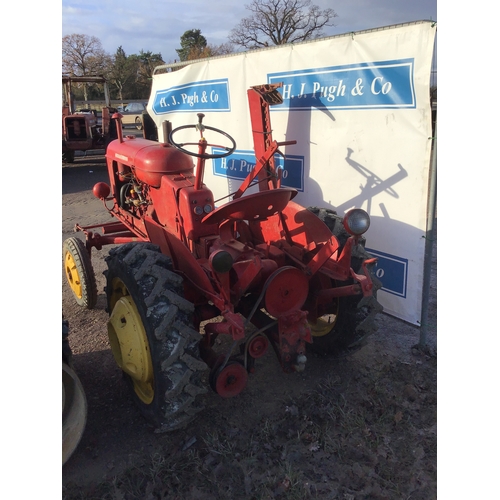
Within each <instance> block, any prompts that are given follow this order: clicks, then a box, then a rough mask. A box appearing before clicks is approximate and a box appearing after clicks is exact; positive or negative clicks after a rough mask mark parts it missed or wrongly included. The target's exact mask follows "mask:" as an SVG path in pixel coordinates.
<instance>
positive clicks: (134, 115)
mask: <svg viewBox="0 0 500 500" xmlns="http://www.w3.org/2000/svg"><path fill="white" fill-rule="evenodd" d="M145 110H146V103H145V102H130V103H128V104H127V105H126V106H125V107H124V108H123V111H120V113H121V114H122V115H123V118H122V125H123V126H124V127H126V126H128V125H133V126H135V127H136V128H137V130H142V113H143V111H145Z"/></svg>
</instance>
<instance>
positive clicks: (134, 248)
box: [104, 243, 208, 432]
mask: <svg viewBox="0 0 500 500" xmlns="http://www.w3.org/2000/svg"><path fill="white" fill-rule="evenodd" d="M106 262H107V264H108V270H107V271H105V272H104V274H105V275H106V279H107V283H106V296H107V299H108V312H109V313H110V314H111V311H110V310H109V309H110V306H109V304H110V297H111V293H112V282H113V279H114V278H115V277H118V278H119V279H120V280H121V281H122V282H123V283H124V284H125V286H126V287H127V290H128V293H130V295H131V297H132V299H133V301H134V303H135V305H136V307H137V309H138V311H139V313H140V315H141V318H142V321H143V326H144V328H145V330H146V335H147V338H148V342H149V348H150V353H151V360H152V364H153V372H154V397H153V401H152V402H151V403H150V404H146V403H145V402H143V401H142V400H141V399H140V398H139V397H138V396H137V395H136V393H135V391H134V389H133V383H132V380H131V378H130V376H129V375H127V374H125V373H124V377H125V379H126V380H127V381H128V383H129V385H130V387H131V389H132V394H133V397H134V400H135V401H136V403H137V404H138V406H139V408H140V410H141V412H142V413H143V415H144V416H145V417H146V419H147V420H148V421H149V422H150V423H151V424H152V425H153V426H154V427H155V432H169V431H173V430H176V429H180V428H184V427H185V426H186V425H187V424H188V423H189V422H190V421H191V420H193V418H194V417H195V416H196V414H197V413H198V412H200V411H201V410H202V409H203V406H202V405H201V403H200V401H199V400H198V395H200V394H204V393H206V392H207V388H206V381H205V378H206V374H207V371H208V367H207V365H206V364H205V363H204V362H203V361H202V360H201V358H200V355H199V341H200V339H201V335H200V334H199V332H197V331H196V330H194V328H193V327H192V315H193V312H194V306H193V304H192V303H191V302H189V301H188V300H186V299H185V298H184V297H182V294H183V279H182V277H181V276H179V275H178V274H176V273H174V272H173V271H172V264H171V260H170V258H169V257H167V256H166V255H164V254H162V253H161V252H160V250H159V247H157V246H156V245H153V244H151V243H127V244H124V245H120V246H119V247H115V248H113V249H111V250H110V252H109V255H108V257H106Z"/></svg>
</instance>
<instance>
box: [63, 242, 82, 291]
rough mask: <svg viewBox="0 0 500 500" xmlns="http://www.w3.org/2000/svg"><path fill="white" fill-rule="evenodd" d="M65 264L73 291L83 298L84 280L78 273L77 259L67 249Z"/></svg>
mask: <svg viewBox="0 0 500 500" xmlns="http://www.w3.org/2000/svg"><path fill="white" fill-rule="evenodd" d="M64 266H65V269H66V278H67V280H68V283H69V286H70V288H71V290H72V291H73V293H74V294H75V295H76V297H78V298H79V299H81V298H82V296H83V293H82V280H81V277H80V274H79V273H78V268H77V266H76V262H75V259H74V257H73V255H72V253H71V252H69V251H67V252H66V254H65V256H64Z"/></svg>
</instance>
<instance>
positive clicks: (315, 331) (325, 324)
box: [309, 314, 337, 337]
mask: <svg viewBox="0 0 500 500" xmlns="http://www.w3.org/2000/svg"><path fill="white" fill-rule="evenodd" d="M336 321H337V316H336V315H335V314H325V315H324V316H321V317H320V318H318V320H317V321H316V323H309V326H310V328H311V335H312V336H313V337H324V336H325V335H328V334H329V333H330V332H331V331H332V330H333V328H334V326H335V323H336Z"/></svg>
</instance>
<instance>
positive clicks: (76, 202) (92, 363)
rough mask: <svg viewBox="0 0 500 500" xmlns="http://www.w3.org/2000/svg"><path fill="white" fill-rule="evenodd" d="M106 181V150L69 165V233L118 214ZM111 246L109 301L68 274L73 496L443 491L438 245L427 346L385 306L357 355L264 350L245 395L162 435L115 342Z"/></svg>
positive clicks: (409, 494) (362, 495) (345, 495)
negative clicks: (290, 356)
mask: <svg viewBox="0 0 500 500" xmlns="http://www.w3.org/2000/svg"><path fill="white" fill-rule="evenodd" d="M100 180H104V181H106V180H107V176H106V172H105V165H104V160H103V158H102V157H98V156H96V157H92V158H87V159H84V158H78V159H77V160H76V162H75V163H74V164H73V165H71V166H64V167H63V197H62V201H63V221H62V237H63V240H64V239H65V238H67V237H69V236H74V233H73V226H74V224H75V223H76V222H78V223H81V224H85V225H87V224H95V223H99V222H105V221H106V220H107V216H106V215H105V211H104V210H103V208H102V206H101V204H100V202H99V201H98V200H96V199H95V198H93V197H92V195H91V189H92V186H93V185H94V183H95V182H98V181H100ZM105 254H106V252H105V251H101V252H95V254H93V256H92V260H93V265H94V268H95V271H96V275H97V279H98V290H99V299H98V303H97V307H96V308H95V309H94V310H92V311H87V310H84V309H82V308H80V307H78V306H77V305H76V304H75V303H74V300H73V298H72V297H71V295H70V293H69V290H68V287H67V286H66V283H65V282H64V281H65V280H64V277H63V283H62V285H63V288H62V290H63V298H62V304H63V313H64V315H65V317H66V318H67V319H68V320H69V323H70V344H71V347H72V349H73V353H74V364H75V370H76V372H77V373H78V375H79V377H80V379H81V381H82V384H83V386H84V388H85V392H86V396H87V400H88V421H87V426H86V429H85V433H84V435H83V438H82V440H81V442H80V445H79V447H78V448H77V450H76V451H75V452H74V454H73V456H72V457H71V458H70V460H69V461H68V462H67V464H66V465H65V466H64V468H63V471H62V480H63V481H62V482H63V484H62V495H63V498H64V499H66V500H73V499H110V500H111V499H112V500H129V499H130V500H132V499H138V500H139V499H141V500H153V499H172V500H173V499H176V500H177V499H178V500H189V499H199V500H211V499H214V500H216V499H217V500H218V499H228V500H229V499H248V500H250V499H273V498H277V499H297V500H299V499H306V498H318V499H350V500H354V499H356V500H358V499H384V500H385V499H394V500H400V499H407V498H411V499H412V500H418V499H421V500H430V499H433V498H436V497H437V493H436V488H437V470H436V469H437V460H436V456H437V437H436V420H437V348H436V315H437V311H436V305H437V298H436V245H435V249H434V260H433V278H432V281H431V296H430V307H429V318H428V339H427V346H426V349H423V350H422V349H416V348H414V346H415V345H416V344H418V343H419V338H420V337H419V336H420V330H419V329H418V328H416V327H414V326H411V325H408V324H406V323H405V322H403V321H400V320H397V319H395V318H393V317H390V316H388V315H385V314H382V315H380V316H379V318H378V325H379V330H378V332H377V333H376V334H375V335H374V336H372V337H371V338H370V340H369V342H368V344H367V345H366V346H365V347H363V348H362V349H361V350H360V351H358V352H357V353H355V354H352V355H349V356H348V357H344V358H322V357H312V356H309V360H308V364H307V368H306V370H305V372H303V373H301V374H291V375H290V374H285V373H283V372H282V371H281V369H280V367H279V364H278V362H277V360H276V359H275V358H274V353H272V352H269V353H267V354H266V355H265V356H264V357H263V358H261V359H260V360H258V362H257V365H256V368H257V370H256V372H255V374H252V375H251V376H250V379H249V383H248V386H247V388H246V389H245V390H244V391H243V392H242V393H241V394H240V395H239V396H238V397H236V398H233V399H227V400H224V399H221V398H220V397H219V396H217V395H216V394H215V393H213V392H208V393H207V394H206V396H205V400H204V403H205V410H204V411H203V412H202V413H200V414H199V416H198V418H197V419H196V420H195V421H194V422H193V423H192V424H191V425H189V427H188V428H186V429H184V430H182V431H177V432H174V433H172V434H155V433H154V432H153V430H152V429H151V428H150V427H149V426H148V424H147V423H146V422H145V420H144V419H143V417H142V416H141V414H140V413H139V411H138V409H137V408H136V407H135V406H134V404H133V402H132V400H131V398H130V397H129V393H128V388H127V387H126V386H125V384H124V381H123V380H122V378H121V374H120V371H119V370H118V368H117V367H116V365H115V363H114V360H113V357H112V355H111V351H110V349H109V345H108V340H107V334H106V318H107V313H106V312H105V310H104V308H105V297H104V293H103V287H104V279H103V278H104V277H103V275H102V272H103V271H104V269H105V263H104V255H105Z"/></svg>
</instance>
